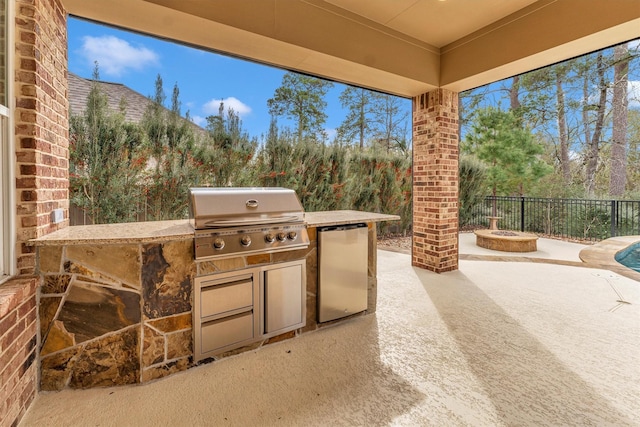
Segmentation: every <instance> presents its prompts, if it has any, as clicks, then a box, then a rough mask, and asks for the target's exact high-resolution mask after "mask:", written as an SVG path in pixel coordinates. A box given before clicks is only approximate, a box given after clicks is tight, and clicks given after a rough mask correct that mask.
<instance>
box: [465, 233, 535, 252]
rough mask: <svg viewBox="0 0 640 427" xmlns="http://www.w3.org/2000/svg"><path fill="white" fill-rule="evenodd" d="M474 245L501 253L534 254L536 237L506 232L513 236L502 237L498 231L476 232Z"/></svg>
mask: <svg viewBox="0 0 640 427" xmlns="http://www.w3.org/2000/svg"><path fill="white" fill-rule="evenodd" d="M474 233H475V235H476V245H478V246H480V247H481V248H485V249H491V250H494V251H502V252H535V251H537V250H538V244H537V241H538V236H536V235H535V234H531V233H523V232H520V231H507V232H504V233H513V234H515V235H503V234H500V233H501V232H500V231H499V230H476V231H474Z"/></svg>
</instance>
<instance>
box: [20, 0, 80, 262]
mask: <svg viewBox="0 0 640 427" xmlns="http://www.w3.org/2000/svg"><path fill="white" fill-rule="evenodd" d="M15 10H16V19H15V22H16V29H15V40H16V49H15V52H16V57H15V61H14V63H15V82H14V84H15V89H14V93H15V96H16V100H15V105H16V108H15V112H14V113H13V114H14V120H15V136H16V144H15V146H16V161H17V164H16V168H15V170H16V189H17V194H16V201H17V206H16V215H17V216H16V228H17V241H18V242H17V243H18V245H17V246H18V247H17V248H16V255H17V266H18V272H19V273H20V274H33V273H34V272H35V265H36V262H35V256H36V255H35V249H34V248H33V247H32V246H29V245H27V244H26V242H27V241H28V240H29V239H33V238H36V237H41V236H44V235H46V234H48V233H51V232H52V231H55V230H57V229H59V228H61V227H64V226H66V225H68V219H66V220H65V221H64V222H62V223H60V224H52V223H51V212H52V211H53V210H54V209H56V208H62V209H65V211H68V208H69V200H68V199H69V191H68V186H69V160H68V159H69V112H68V111H69V102H68V100H67V92H68V91H67V22H66V15H65V11H64V9H63V7H62V4H61V3H60V1H58V0H16V9H15ZM65 218H68V214H67V213H65Z"/></svg>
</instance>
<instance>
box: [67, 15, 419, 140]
mask: <svg viewBox="0 0 640 427" xmlns="http://www.w3.org/2000/svg"><path fill="white" fill-rule="evenodd" d="M68 29H69V35H68V40H69V71H71V72H72V73H75V74H77V75H79V76H81V77H85V78H91V76H92V74H93V68H94V63H95V61H97V62H98V66H99V71H100V79H101V80H103V81H109V82H117V83H122V84H124V85H126V86H128V87H129V88H131V89H133V90H135V91H137V92H139V93H141V94H142V95H145V96H151V95H153V94H154V93H155V80H156V77H157V75H158V74H160V76H161V77H162V81H163V86H164V92H165V95H166V96H167V103H168V102H169V101H170V99H171V93H172V91H173V86H174V85H175V84H176V83H177V84H178V88H179V89H180V101H181V107H182V108H181V110H182V114H183V115H184V114H185V113H186V112H187V111H189V114H190V116H191V118H192V119H193V120H194V121H195V122H196V123H198V124H200V125H204V124H205V117H206V116H209V115H212V114H217V113H218V107H219V103H220V100H223V101H224V105H225V106H230V107H232V108H233V109H234V110H235V111H236V112H237V113H238V114H239V115H240V118H241V119H242V125H243V129H244V130H246V131H247V132H249V134H250V135H251V136H256V137H260V135H262V134H266V133H267V131H268V129H269V121H270V115H269V110H268V108H267V100H268V99H269V98H272V97H273V95H274V92H275V90H276V88H278V87H279V86H280V85H281V83H282V76H283V75H284V74H285V71H284V70H280V69H278V68H274V67H270V66H266V65H261V64H256V63H252V62H249V61H243V60H240V59H236V58H231V57H228V56H224V55H219V54H215V53H211V52H206V51H202V50H198V49H194V48H190V47H186V46H182V45H179V44H176V43H172V42H167V41H164V40H160V39H156V38H153V37H148V36H143V35H139V34H136V33H131V32H127V31H121V30H118V29H115V28H111V27H108V26H103V25H98V24H95V23H91V22H87V21H83V20H79V19H74V18H69V21H68ZM345 87H346V86H344V85H342V84H338V83H336V84H334V87H333V89H332V90H331V91H330V93H329V94H328V95H327V97H326V98H325V100H326V101H327V104H328V107H327V110H326V113H327V115H328V120H327V122H326V123H325V127H326V131H327V133H328V135H329V140H332V139H333V135H334V134H335V129H336V128H337V127H338V126H339V125H340V124H341V123H342V120H343V119H344V117H345V115H346V112H345V111H343V109H342V107H341V105H340V100H339V96H340V93H342V91H343V90H344V88H345ZM404 102H406V108H407V110H408V111H410V109H411V104H410V101H409V100H407V99H405V100H404ZM167 105H168V104H167ZM278 124H280V125H284V126H286V125H287V122H286V120H285V119H284V118H279V119H278Z"/></svg>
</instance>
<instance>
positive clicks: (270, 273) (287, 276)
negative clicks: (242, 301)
mask: <svg viewBox="0 0 640 427" xmlns="http://www.w3.org/2000/svg"><path fill="white" fill-rule="evenodd" d="M303 273H304V268H303V264H302V262H298V263H296V264H295V265H287V266H282V267H276V268H270V269H268V270H266V271H265V272H264V310H265V313H264V322H265V323H264V332H265V334H272V333H274V332H276V333H277V332H286V331H287V330H292V329H297V328H299V327H302V326H304V324H305V323H306V319H305V310H304V308H305V292H304V276H303Z"/></svg>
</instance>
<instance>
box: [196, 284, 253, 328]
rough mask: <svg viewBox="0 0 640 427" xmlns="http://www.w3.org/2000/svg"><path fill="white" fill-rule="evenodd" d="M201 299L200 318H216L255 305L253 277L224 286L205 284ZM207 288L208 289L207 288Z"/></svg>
mask: <svg viewBox="0 0 640 427" xmlns="http://www.w3.org/2000/svg"><path fill="white" fill-rule="evenodd" d="M203 285H204V286H203V287H202V293H201V297H200V317H201V318H206V317H209V316H216V315H220V314H223V313H227V312H232V311H234V310H239V309H243V308H245V307H251V306H252V305H253V280H252V277H251V276H250V277H247V278H243V279H241V280H235V281H233V282H227V283H223V284H217V285H213V286H206V283H204V284H203ZM205 286H206V287H205Z"/></svg>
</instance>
